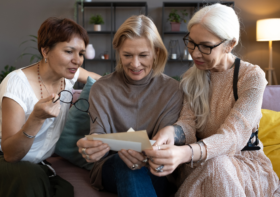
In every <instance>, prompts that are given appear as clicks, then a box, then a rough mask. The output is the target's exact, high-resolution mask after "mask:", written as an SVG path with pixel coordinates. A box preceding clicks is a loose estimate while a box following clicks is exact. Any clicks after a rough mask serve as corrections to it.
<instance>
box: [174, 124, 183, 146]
mask: <svg viewBox="0 0 280 197" xmlns="http://www.w3.org/2000/svg"><path fill="white" fill-rule="evenodd" d="M173 128H174V144H175V145H184V144H185V143H186V136H185V133H184V131H183V129H182V127H181V126H179V125H173Z"/></svg>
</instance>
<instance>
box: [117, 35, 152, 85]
mask: <svg viewBox="0 0 280 197" xmlns="http://www.w3.org/2000/svg"><path fill="white" fill-rule="evenodd" d="M119 54H120V59H121V63H122V65H123V70H124V72H125V73H126V75H127V76H128V77H129V78H130V79H132V80H135V81H138V80H141V79H143V78H144V77H146V76H147V75H148V74H149V73H150V71H151V69H152V67H153V62H154V58H155V57H154V50H153V49H152V48H151V46H150V44H149V42H148V40H147V39H146V38H133V39H129V38H127V39H125V41H124V42H123V44H122V46H121V47H120V50H119Z"/></svg>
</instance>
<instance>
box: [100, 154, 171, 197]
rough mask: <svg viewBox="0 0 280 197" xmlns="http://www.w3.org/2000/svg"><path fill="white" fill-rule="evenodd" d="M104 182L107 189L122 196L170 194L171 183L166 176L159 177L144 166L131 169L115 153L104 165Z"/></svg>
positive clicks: (150, 196)
mask: <svg viewBox="0 0 280 197" xmlns="http://www.w3.org/2000/svg"><path fill="white" fill-rule="evenodd" d="M102 184H103V186H104V188H105V190H107V191H109V192H112V193H116V194H118V196H120V197H128V196H129V197H130V196H136V197H138V196H141V197H142V196H149V197H153V196H160V197H161V196H162V197H163V196H169V195H170V191H171V190H170V186H171V185H170V183H169V182H168V180H167V178H166V177H157V176H154V175H153V174H151V173H150V171H149V170H148V169H147V168H146V167H143V168H142V169H140V170H131V169H129V168H128V167H127V166H126V164H125V163H124V162H123V161H122V159H121V158H120V157H119V156H118V154H115V155H114V156H112V157H111V158H109V159H108V160H107V161H106V162H105V163H104V165H103V167H102Z"/></svg>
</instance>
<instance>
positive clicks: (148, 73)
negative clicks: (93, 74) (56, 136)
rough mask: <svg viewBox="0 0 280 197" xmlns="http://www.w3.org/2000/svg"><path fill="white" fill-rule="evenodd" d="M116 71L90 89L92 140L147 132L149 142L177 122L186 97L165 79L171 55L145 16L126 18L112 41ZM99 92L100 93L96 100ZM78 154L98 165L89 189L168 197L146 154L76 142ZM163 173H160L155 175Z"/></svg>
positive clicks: (165, 183)
mask: <svg viewBox="0 0 280 197" xmlns="http://www.w3.org/2000/svg"><path fill="white" fill-rule="evenodd" d="M113 47H114V49H115V50H116V55H117V67H116V71H115V72H113V73H111V74H109V75H107V76H105V77H102V78H101V79H100V80H98V81H97V82H96V83H94V85H93V86H92V88H91V92H90V95H89V102H90V109H89V111H90V113H91V114H94V116H95V117H97V119H96V122H95V123H94V124H91V131H90V134H105V133H117V132H126V131H127V130H128V129H129V128H130V127H132V128H133V129H134V130H136V131H137V130H146V131H147V134H148V136H149V138H150V139H151V138H152V137H154V136H155V135H156V133H157V132H158V131H159V130H160V129H162V128H164V127H165V126H167V125H170V124H173V123H175V122H176V120H177V119H178V117H179V114H180V111H181V108H182V104H183V92H182V91H181V90H180V89H179V83H178V82H177V81H176V80H174V79H172V78H170V77H168V76H166V75H164V74H163V70H164V67H165V63H166V60H167V50H166V48H165V46H164V44H163V42H162V40H161V38H160V35H159V33H158V31H157V28H156V26H155V25H154V23H153V22H152V21H151V19H149V18H148V17H146V16H144V15H140V16H132V17H130V18H128V19H127V20H126V21H125V22H124V23H123V24H122V25H121V26H120V28H119V29H118V31H117V32H116V34H115V37H114V40H113ZM95 92H98V94H96V93H95ZM77 145H78V147H79V152H80V153H81V154H82V155H83V157H84V158H85V159H86V160H87V161H88V162H94V166H93V168H92V170H91V174H90V176H91V184H92V185H93V187H94V188H96V189H105V190H107V191H110V192H113V193H117V194H118V196H127V197H130V196H150V197H152V196H168V195H169V194H170V193H171V191H172V188H171V184H169V182H168V180H167V178H166V177H157V176H154V175H152V174H151V173H150V172H149V170H148V168H146V167H145V166H146V164H147V159H146V157H145V155H144V154H143V153H139V152H136V151H133V150H121V151H119V152H113V151H110V148H109V146H108V145H107V144H104V143H102V142H101V141H97V140H93V141H88V140H86V139H85V138H83V139H80V140H79V141H78V142H77ZM157 170H158V171H161V169H160V168H159V169H157Z"/></svg>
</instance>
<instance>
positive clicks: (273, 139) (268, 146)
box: [259, 109, 280, 178]
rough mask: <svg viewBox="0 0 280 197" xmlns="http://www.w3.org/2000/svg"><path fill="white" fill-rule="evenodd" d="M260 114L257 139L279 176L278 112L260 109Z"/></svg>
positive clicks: (279, 131) (279, 135) (279, 138)
mask: <svg viewBox="0 0 280 197" xmlns="http://www.w3.org/2000/svg"><path fill="white" fill-rule="evenodd" d="M262 115H263V117H262V118H261V121H260V127H259V139H260V140H261V142H262V143H263V146H264V153H265V154H266V156H267V157H268V158H269V159H270V161H271V163H272V165H273V169H274V171H275V172H276V173H277V175H278V177H279V178H280V157H279V155H280V112H276V111H272V110H267V109H262Z"/></svg>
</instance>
